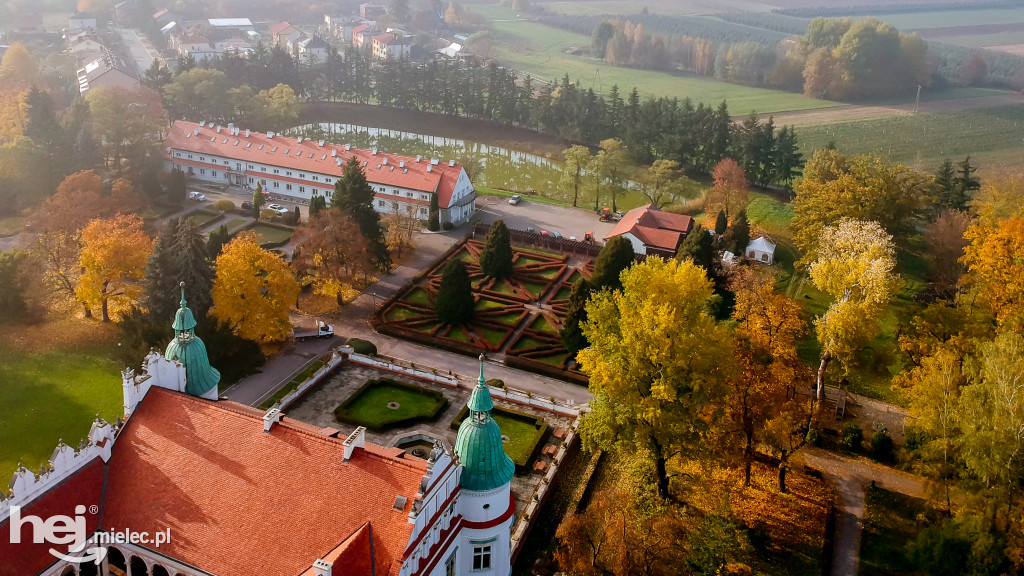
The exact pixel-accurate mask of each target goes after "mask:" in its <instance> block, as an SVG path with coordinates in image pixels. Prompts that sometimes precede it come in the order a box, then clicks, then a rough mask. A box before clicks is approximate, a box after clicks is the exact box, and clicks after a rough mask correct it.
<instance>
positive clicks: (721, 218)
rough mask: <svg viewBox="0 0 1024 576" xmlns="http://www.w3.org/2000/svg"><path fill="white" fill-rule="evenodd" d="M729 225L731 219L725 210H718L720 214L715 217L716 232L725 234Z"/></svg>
mask: <svg viewBox="0 0 1024 576" xmlns="http://www.w3.org/2000/svg"><path fill="white" fill-rule="evenodd" d="M728 227H729V219H728V218H727V217H726V215H725V212H722V211H721V210H719V211H718V216H716V217H715V234H718V235H719V236H721V235H722V234H725V230H726V228H728Z"/></svg>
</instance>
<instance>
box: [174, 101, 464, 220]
mask: <svg viewBox="0 0 1024 576" xmlns="http://www.w3.org/2000/svg"><path fill="white" fill-rule="evenodd" d="M195 130H199V133H198V134H195ZM189 134H191V136H188V135H189ZM236 142H237V144H235V143H236ZM249 143H252V145H251V146H248V147H247V146H246V145H247V144H249ZM164 145H165V146H166V147H167V148H169V149H177V150H181V151H188V152H191V153H193V154H196V153H198V154H209V155H215V156H221V157H223V158H231V159H235V160H238V161H240V162H248V163H260V164H267V165H272V166H279V167H281V168H285V169H289V170H298V171H301V172H311V173H316V174H326V175H328V176H332V177H335V178H337V177H340V176H341V173H342V167H340V166H338V164H337V162H336V160H337V159H339V158H340V159H341V161H342V164H344V163H345V162H347V161H348V159H349V158H350V157H353V156H354V157H355V158H356V159H357V160H358V161H359V163H360V164H362V163H363V162H366V166H365V167H364V168H363V171H364V172H365V173H366V179H367V180H368V181H369V182H370V183H371V184H377V185H382V186H393V187H396V188H406V189H409V190H417V191H420V192H433V191H435V190H436V191H437V201H438V204H439V205H440V207H441V208H449V207H450V206H451V203H452V196H453V194H454V192H455V183H456V181H457V180H458V178H459V175H460V174H461V173H462V165H461V164H455V165H454V166H450V165H449V164H448V163H447V162H438V164H437V165H436V166H432V165H431V163H430V159H429V158H423V159H421V160H420V161H419V162H417V161H416V158H415V157H409V156H401V155H398V154H388V153H385V152H378V153H377V154H376V155H374V154H373V151H372V150H364V149H361V148H354V147H353V148H352V149H351V150H345V147H344V146H339V145H336V144H330V143H324V145H323V147H321V146H320V145H319V143H318V142H315V141H313V140H305V139H304V140H303V141H302V143H299V141H298V139H296V138H289V137H287V136H281V135H278V134H275V135H274V137H273V138H267V135H266V134H264V133H262V132H250V134H249V137H248V138H246V137H245V130H244V129H243V130H242V131H241V133H240V134H239V135H238V136H232V135H231V134H230V133H229V131H228V129H227V128H226V127H225V128H223V129H222V130H221V133H220V134H218V133H217V129H216V128H215V127H214V126H211V125H210V124H207V125H206V127H203V128H200V126H199V124H197V123H195V122H186V121H184V120H178V121H176V122H175V123H174V125H173V126H171V128H170V130H169V131H168V134H167V140H166V141H165V142H164ZM261 146H262V149H261V148H260V147H261ZM285 150H288V153H287V154H285ZM300 150H301V151H302V154H301V155H299V154H298V152H299V151H300ZM332 151H334V152H336V153H337V158H335V157H332V156H331V152H332ZM168 154H170V152H168ZM310 155H312V157H310ZM385 158H387V165H384V164H383V162H384V159H385ZM168 160H181V159H175V158H172V157H170V156H168ZM402 162H405V167H404V168H403V167H402V166H401V163H402ZM210 167H213V164H210ZM428 167H430V171H429V172H428V171H427V168H428ZM250 174H252V175H254V176H256V175H259V177H260V178H268V179H274V178H278V177H279V176H282V175H275V174H270V173H265V172H255V173H252V172H251V173H250ZM304 183H305V184H306V185H308V186H313V187H319V188H333V187H334V186H333V185H329V184H325V183H324V182H312V181H304ZM379 197H380V198H382V199H394V200H401V201H403V202H404V201H406V200H407V199H405V198H400V197H398V196H393V195H389V194H385V195H383V196H379Z"/></svg>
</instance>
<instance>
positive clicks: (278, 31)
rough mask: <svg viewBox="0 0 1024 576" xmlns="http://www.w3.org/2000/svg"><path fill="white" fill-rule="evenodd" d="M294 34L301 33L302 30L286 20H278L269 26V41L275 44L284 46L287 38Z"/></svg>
mask: <svg viewBox="0 0 1024 576" xmlns="http://www.w3.org/2000/svg"><path fill="white" fill-rule="evenodd" d="M295 34H302V30H299V29H298V28H296V27H295V26H292V25H291V24H289V23H287V22H278V23H277V24H274V25H273V26H271V27H270V41H271V42H273V43H274V45H275V46H284V45H285V44H286V43H287V39H288V38H290V37H292V36H294V35H295Z"/></svg>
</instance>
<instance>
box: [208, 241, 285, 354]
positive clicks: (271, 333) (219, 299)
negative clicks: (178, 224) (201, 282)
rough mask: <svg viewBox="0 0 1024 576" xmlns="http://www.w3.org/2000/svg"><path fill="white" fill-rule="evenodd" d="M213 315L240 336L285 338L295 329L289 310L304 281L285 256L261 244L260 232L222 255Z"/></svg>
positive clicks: (262, 339) (228, 247) (265, 339)
mask: <svg viewBox="0 0 1024 576" xmlns="http://www.w3.org/2000/svg"><path fill="white" fill-rule="evenodd" d="M216 267H217V275H216V277H215V278H214V280H213V289H212V291H211V292H212V295H213V308H211V309H210V314H211V315H213V317H214V318H216V319H218V320H219V321H221V322H223V323H225V324H227V325H228V326H230V327H231V330H232V331H233V332H234V333H235V335H237V336H240V337H242V338H244V339H246V340H253V341H256V342H264V343H266V342H281V341H284V340H286V339H287V338H288V337H289V336H291V333H292V327H291V323H290V322H289V321H288V309H289V308H290V307H291V305H292V304H293V303H294V302H295V299H296V298H297V297H298V295H299V283H298V282H296V280H295V277H294V276H292V272H291V269H290V268H289V267H288V264H286V263H285V261H284V259H283V258H281V257H280V256H278V255H277V254H274V253H272V252H269V251H267V250H264V249H263V248H260V246H259V243H258V240H257V236H256V234H255V233H254V232H251V231H245V232H242V233H241V234H239V235H238V236H236V237H235V238H234V239H233V240H231V242H228V243H227V244H226V245H225V246H224V249H223V250H222V251H221V254H220V256H218V257H217V265H216Z"/></svg>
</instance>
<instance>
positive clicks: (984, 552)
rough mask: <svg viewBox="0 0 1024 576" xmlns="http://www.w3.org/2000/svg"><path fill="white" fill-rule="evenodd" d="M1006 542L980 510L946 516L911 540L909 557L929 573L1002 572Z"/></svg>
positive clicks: (943, 575) (936, 575)
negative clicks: (977, 512)
mask: <svg viewBox="0 0 1024 576" xmlns="http://www.w3.org/2000/svg"><path fill="white" fill-rule="evenodd" d="M1005 545H1006V543H1005V541H1003V539H1002V537H1001V536H1000V535H999V534H998V533H997V532H994V531H992V530H990V529H989V528H988V527H987V526H986V522H985V520H984V519H983V518H982V517H981V516H978V515H976V514H966V515H963V516H957V517H954V518H946V519H945V520H943V521H942V523H941V524H939V525H937V526H928V527H926V528H924V529H923V530H921V531H920V532H918V534H917V537H916V538H914V539H913V540H911V541H910V542H908V543H907V548H906V553H907V558H908V559H909V560H910V561H911V562H912V563H913V564H914V566H916V567H917V568H918V569H919V570H921V571H922V572H923V573H925V574H928V575H929V576H947V575H948V576H954V575H958V574H973V575H976V576H982V575H988V574H999V573H1000V572H1001V571H1002V570H1001V568H1003V566H1004V565H1005V564H1006V559H1005V557H1004V556H1003V554H1002V552H1003V549H1004V547H1005Z"/></svg>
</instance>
